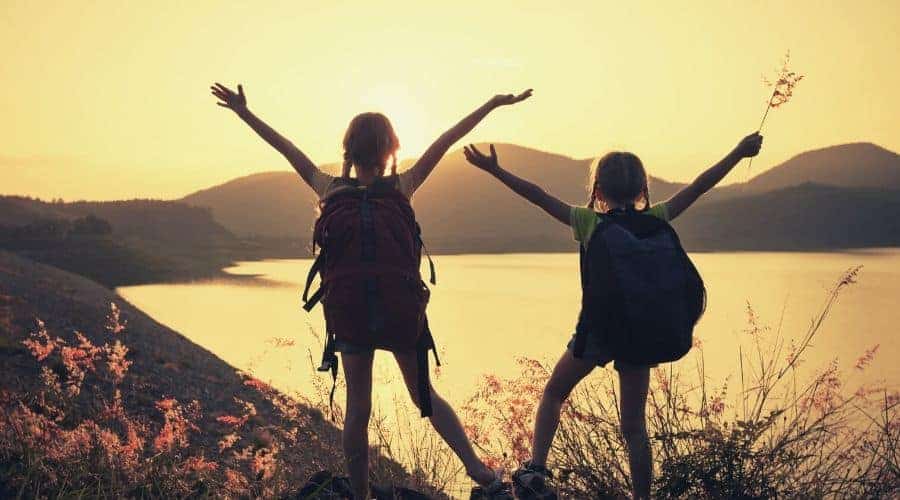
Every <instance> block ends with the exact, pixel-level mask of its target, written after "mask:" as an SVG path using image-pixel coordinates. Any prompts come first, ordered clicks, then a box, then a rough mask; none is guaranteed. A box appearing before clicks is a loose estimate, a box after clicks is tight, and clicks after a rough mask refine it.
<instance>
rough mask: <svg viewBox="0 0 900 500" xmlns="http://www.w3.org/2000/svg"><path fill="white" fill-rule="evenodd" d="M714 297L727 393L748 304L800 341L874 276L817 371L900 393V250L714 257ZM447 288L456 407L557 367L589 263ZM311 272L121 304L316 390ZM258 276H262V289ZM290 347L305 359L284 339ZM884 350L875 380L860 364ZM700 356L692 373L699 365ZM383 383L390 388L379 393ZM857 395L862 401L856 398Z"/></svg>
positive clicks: (820, 341)
mask: <svg viewBox="0 0 900 500" xmlns="http://www.w3.org/2000/svg"><path fill="white" fill-rule="evenodd" d="M692 257H693V259H694V261H695V263H696V264H697V267H698V268H699V269H700V272H701V273H702V275H703V276H704V278H705V280H706V283H707V287H708V289H709V306H708V308H707V313H706V315H705V316H704V318H703V319H702V320H701V322H700V324H699V326H698V330H697V332H696V333H697V335H698V336H699V337H700V338H701V339H702V341H703V352H704V354H705V360H706V372H707V375H708V376H709V377H710V382H711V383H713V384H714V385H718V384H720V383H721V381H722V380H724V378H725V377H726V376H727V375H729V374H735V373H736V370H737V367H738V366H739V356H738V346H739V345H741V344H743V345H747V342H748V338H747V333H746V332H745V331H744V329H745V328H746V326H747V304H748V302H749V303H751V304H752V305H753V307H754V309H755V310H756V311H757V313H758V315H759V317H760V319H761V321H762V322H763V323H765V324H768V325H771V326H772V328H777V327H778V326H779V324H780V325H781V328H782V329H783V331H784V332H785V335H786V337H787V338H788V339H790V338H794V339H797V340H799V339H800V338H801V337H802V336H803V335H804V333H805V332H806V330H807V328H808V326H809V322H810V320H811V318H812V317H813V316H814V315H815V314H816V313H817V312H818V311H820V310H821V308H822V305H823V303H824V300H825V298H826V295H827V291H828V289H829V288H830V287H831V286H832V284H833V283H834V282H835V281H836V280H837V279H838V278H839V277H840V275H841V274H842V272H843V271H845V270H846V269H848V268H850V267H853V266H857V265H862V266H864V267H863V269H862V271H861V273H860V276H859V283H858V284H856V285H854V286H851V287H850V288H849V289H847V290H846V291H845V292H844V293H843V294H842V295H841V297H840V299H839V300H838V302H837V304H836V305H835V307H834V309H833V311H832V313H831V314H830V316H829V318H828V320H827V321H826V323H825V325H824V327H823V329H822V331H821V332H820V333H819V335H818V336H817V338H816V340H815V342H814V346H813V347H812V349H811V351H810V352H809V354H808V355H807V356H806V362H805V363H804V365H803V366H804V368H805V369H809V370H813V369H816V368H818V367H821V366H823V365H824V364H825V363H827V362H828V361H830V360H831V359H833V358H835V357H836V358H837V359H838V361H839V364H840V366H841V367H842V368H843V369H844V371H845V374H846V378H845V381H846V383H847V385H848V386H850V387H855V385H858V383H860V382H862V381H866V382H875V381H881V382H884V383H887V384H888V385H890V386H896V385H897V383H898V382H900V363H898V362H897V360H898V359H900V340H898V336H897V333H898V320H900V303H898V299H900V249H878V250H865V251H857V252H840V253H837V252H835V253H709V254H695V255H693V256H692ZM435 263H436V265H437V271H438V285H437V286H436V287H434V288H433V291H432V298H431V304H430V306H429V318H430V323H431V325H432V330H433V332H434V335H435V339H436V341H437V344H438V347H439V350H440V351H441V354H442V356H441V359H442V361H443V363H444V366H443V367H442V370H441V373H440V376H439V377H438V378H437V379H436V381H435V386H436V387H437V389H438V390H439V391H440V392H441V393H442V394H444V396H445V397H447V398H448V399H449V400H450V401H451V402H455V403H459V402H461V401H463V400H465V399H466V398H467V397H468V396H469V395H471V393H472V392H473V391H474V386H475V385H476V384H478V382H479V381H480V380H481V377H482V375H483V374H485V373H493V374H497V375H500V376H510V375H513V374H515V373H517V365H516V361H515V360H516V358H517V357H521V356H527V357H533V358H538V359H545V360H555V359H556V358H557V357H558V356H559V355H560V354H561V353H562V352H563V349H564V346H565V343H566V341H567V340H568V338H569V336H570V335H571V333H572V329H573V327H574V324H575V319H576V315H577V313H578V306H579V300H580V289H579V286H578V256H577V254H508V255H457V256H437V257H435ZM309 264H310V261H308V260H273V261H262V262H245V263H240V264H239V265H237V266H235V267H233V268H230V269H228V272H229V273H230V274H233V275H236V276H242V278H235V279H225V280H213V281H203V282H196V283H190V284H174V285H172V284H166V285H147V286H134V287H124V288H120V289H119V293H120V294H121V295H122V296H124V297H125V298H126V299H127V300H129V301H130V302H132V303H133V304H135V305H136V306H138V307H139V308H141V309H143V310H144V311H145V312H147V313H148V314H150V315H151V316H153V317H154V318H155V319H157V320H158V321H160V322H162V323H165V324H166V325H168V326H169V327H171V328H173V329H175V330H177V331H179V332H181V333H182V334H184V335H186V336H187V337H188V338H190V339H191V340H192V341H194V342H196V343H198V344H200V345H201V346H203V347H205V348H207V349H209V350H210V351H212V352H213V353H215V354H217V355H218V356H220V357H221V358H222V359H224V360H225V361H227V362H229V363H231V364H232V365H234V366H236V367H238V368H241V369H250V370H252V371H253V373H254V374H255V375H256V376H257V377H259V378H261V379H262V380H265V381H268V382H270V383H272V384H274V385H275V386H276V387H279V388H282V389H286V390H291V391H293V390H299V391H301V392H305V391H307V390H309V388H310V387H311V386H310V384H311V379H312V378H313V377H320V378H321V379H322V380H323V381H327V382H328V383H329V384H330V379H328V377H327V375H324V374H321V375H320V374H316V373H315V372H314V371H313V368H312V365H311V363H310V358H309V356H310V355H311V356H312V358H313V361H314V362H315V363H318V360H319V357H320V355H321V351H320V349H321V348H320V344H319V342H318V341H317V340H316V338H315V337H314V336H313V335H312V334H311V333H310V331H311V330H313V331H316V332H319V333H320V334H321V332H322V331H323V327H324V320H323V317H322V312H321V308H319V307H317V308H316V309H314V311H313V312H312V313H309V314H308V313H306V312H305V311H303V310H302V309H301V308H300V292H301V287H302V282H303V280H304V279H305V277H306V272H307V270H308V268H309ZM248 276H256V277H255V278H248ZM273 338H289V339H293V340H294V341H295V345H294V346H293V347H276V346H275V345H273V343H272V341H271V339H273ZM876 344H878V345H880V347H879V349H878V352H877V356H876V358H875V360H874V361H873V362H872V364H871V365H870V366H869V367H868V368H867V369H866V370H865V371H864V372H861V371H859V370H856V369H855V368H853V365H854V364H855V363H856V360H857V358H858V357H859V356H860V355H861V354H862V353H863V352H864V351H865V350H866V349H869V348H871V347H873V346H875V345H876ZM692 356H694V355H691V356H689V357H687V358H685V360H683V361H681V363H690V364H691V365H693V364H694V361H692ZM375 370H376V397H377V399H379V400H380V401H381V402H382V404H383V403H384V402H385V401H391V400H392V398H393V397H394V396H395V395H398V394H401V395H402V394H405V393H404V392H402V391H403V388H402V382H401V381H400V378H399V372H398V371H397V369H396V365H395V364H394V363H393V360H392V358H391V357H390V355H389V354H386V353H382V352H379V353H378V355H377V356H376V368H375ZM379 382H380V383H379ZM851 390H852V389H851Z"/></svg>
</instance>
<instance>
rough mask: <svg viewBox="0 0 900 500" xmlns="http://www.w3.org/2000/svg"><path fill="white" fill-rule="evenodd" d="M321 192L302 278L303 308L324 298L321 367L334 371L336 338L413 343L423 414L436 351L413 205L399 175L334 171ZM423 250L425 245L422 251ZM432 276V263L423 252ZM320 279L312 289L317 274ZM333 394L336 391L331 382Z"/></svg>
mask: <svg viewBox="0 0 900 500" xmlns="http://www.w3.org/2000/svg"><path fill="white" fill-rule="evenodd" d="M335 182H336V183H338V185H337V186H333V187H332V193H331V194H329V195H328V196H327V197H326V198H325V199H323V200H322V204H321V214H320V216H319V218H318V220H316V225H315V229H314V231H313V249H314V250H315V248H316V247H319V248H320V251H319V252H318V255H317V256H316V259H315V261H313V264H312V268H311V269H310V270H309V274H308V275H307V278H306V287H305V289H304V291H303V302H304V306H303V308H304V309H306V310H307V311H310V310H311V309H312V308H313V307H314V306H315V305H316V303H318V302H319V301H321V302H322V305H323V308H324V310H325V328H326V334H327V340H326V343H325V352H324V353H323V355H322V365H321V366H320V367H319V368H318V370H319V371H331V373H332V377H333V378H334V379H335V380H336V379H337V369H338V359H337V356H336V355H335V342H341V343H347V344H350V345H352V346H354V347H361V348H365V349H376V348H380V349H387V350H390V351H404V350H415V351H416V353H417V359H418V365H419V366H418V375H419V380H418V393H419V398H418V399H419V401H420V408H421V412H422V416H430V415H431V397H430V394H431V391H430V382H429V378H428V375H429V374H428V351H429V350H432V351H433V352H434V355H435V361H436V362H437V363H438V365H440V360H439V359H438V358H437V350H436V349H435V345H434V339H433V338H432V336H431V331H430V330H429V328H428V319H427V317H426V316H425V308H426V306H427V304H428V297H429V295H430V292H429V290H428V287H427V286H426V284H425V282H424V281H422V277H421V274H420V273H419V265H420V263H421V259H422V252H423V249H424V244H423V243H422V238H421V230H420V228H419V224H418V223H417V222H416V217H415V213H414V212H413V209H412V206H411V205H410V203H409V200H408V199H407V198H406V196H404V195H403V193H401V192H400V191H399V190H398V189H397V185H398V177H397V176H396V175H392V176H390V177H380V178H378V179H377V180H376V181H375V182H374V183H372V184H371V185H369V186H365V187H362V186H359V184H358V183H357V182H356V179H345V178H338V179H336V180H335ZM426 255H427V253H426ZM428 263H429V266H430V270H431V283H432V284H434V283H435V275H434V264H433V263H432V262H431V258H430V257H429V258H428ZM316 274H319V275H320V276H321V286H320V288H319V289H318V290H317V291H316V292H314V293H313V294H312V295H309V289H310V286H311V285H312V282H313V280H314V278H315V276H316ZM331 397H332V399H333V398H334V388H333V387H332V391H331Z"/></svg>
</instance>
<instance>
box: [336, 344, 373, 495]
mask: <svg viewBox="0 0 900 500" xmlns="http://www.w3.org/2000/svg"><path fill="white" fill-rule="evenodd" d="M373 357H374V353H372V352H369V353H361V354H342V355H341V359H342V360H343V362H344V363H343V365H344V378H345V379H346V381H347V411H346V413H345V416H344V433H343V446H344V459H345V460H346V462H347V473H348V474H349V475H350V485H351V486H352V487H353V498H359V499H362V498H368V497H369V415H370V414H371V413H372V359H373Z"/></svg>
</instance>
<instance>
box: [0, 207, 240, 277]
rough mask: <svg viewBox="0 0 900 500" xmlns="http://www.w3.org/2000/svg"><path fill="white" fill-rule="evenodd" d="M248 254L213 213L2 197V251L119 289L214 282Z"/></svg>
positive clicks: (197, 208)
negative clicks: (184, 281)
mask: <svg viewBox="0 0 900 500" xmlns="http://www.w3.org/2000/svg"><path fill="white" fill-rule="evenodd" d="M244 247H245V245H244V244H243V243H241V242H240V241H239V240H238V239H237V238H236V237H235V236H234V235H233V234H231V232H229V231H228V230H227V229H225V228H224V227H223V226H222V225H220V224H219V223H218V222H216V221H215V220H214V219H213V218H212V215H211V214H210V212H209V210H207V209H204V208H199V207H195V206H190V205H187V204H184V203H177V202H171V201H158V200H129V201H115V202H74V203H61V202H53V203H51V202H44V201H41V200H36V199H32V198H24V197H16V196H4V197H0V249H6V250H9V251H13V252H16V253H18V254H20V255H23V256H26V257H28V258H30V259H34V260H37V261H39V262H43V263H46V264H51V265H54V266H56V267H59V268H61V269H65V270H68V271H71V272H76V273H79V274H82V275H84V276H89V277H91V278H92V279H94V280H96V281H98V282H100V283H103V284H104V285H107V286H111V287H112V286H119V285H126V284H138V283H148V282H158V281H169V280H176V279H188V278H199V277H207V276H214V275H216V274H218V273H219V272H220V269H222V268H223V267H225V266H227V265H228V264H229V263H230V262H231V261H232V260H233V259H234V257H235V256H239V255H244V252H245V248H244Z"/></svg>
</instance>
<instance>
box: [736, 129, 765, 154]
mask: <svg viewBox="0 0 900 500" xmlns="http://www.w3.org/2000/svg"><path fill="white" fill-rule="evenodd" d="M762 141H763V137H762V136H761V135H759V132H753V133H752V134H750V135H748V136H747V137H744V138H743V139H741V142H739V143H738V145H737V146H735V148H734V154H736V155H738V157H739V158H752V157H754V156H756V155H758V154H759V149H760V148H761V147H762Z"/></svg>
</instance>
